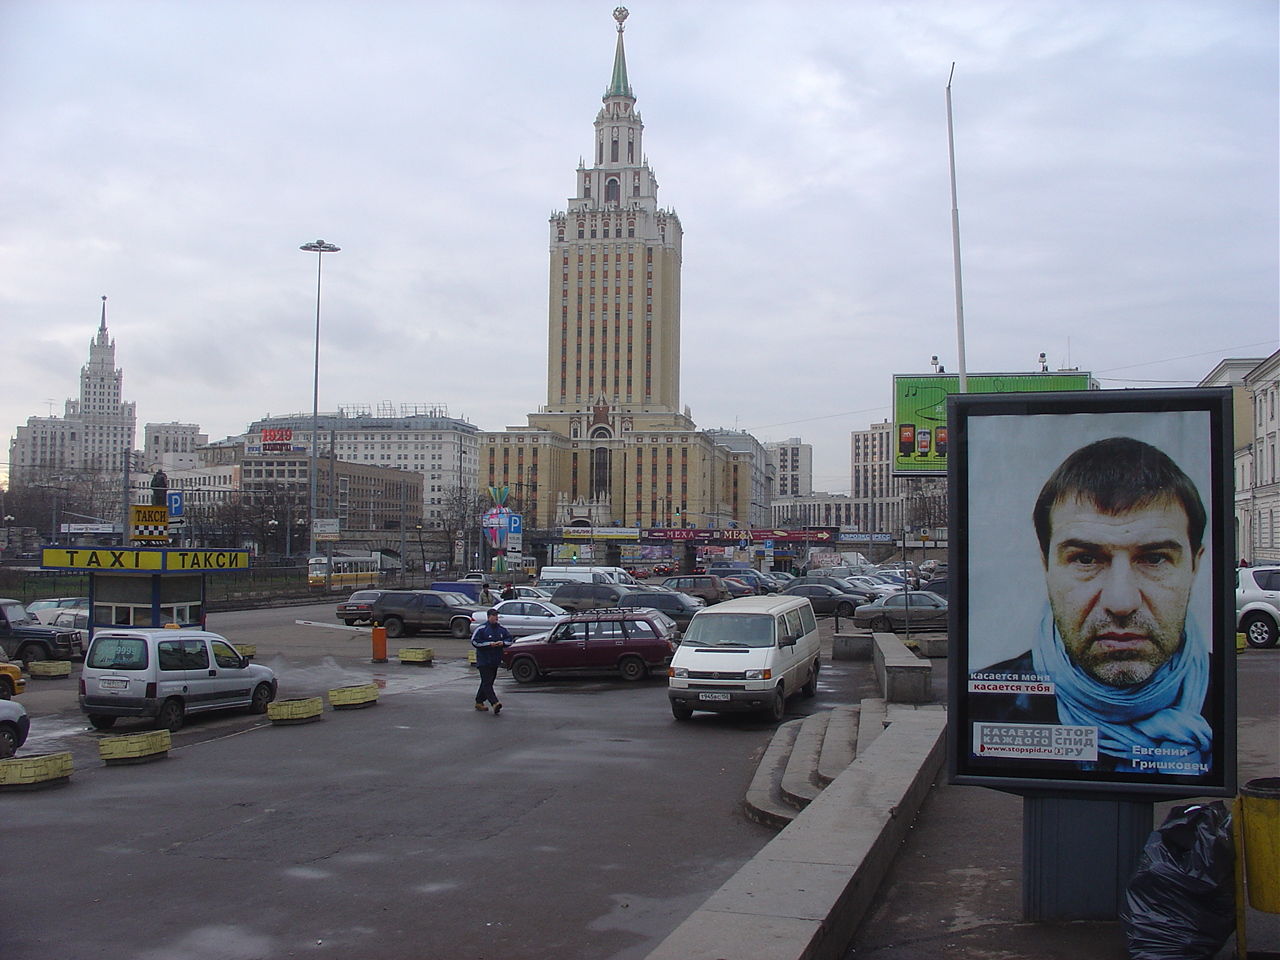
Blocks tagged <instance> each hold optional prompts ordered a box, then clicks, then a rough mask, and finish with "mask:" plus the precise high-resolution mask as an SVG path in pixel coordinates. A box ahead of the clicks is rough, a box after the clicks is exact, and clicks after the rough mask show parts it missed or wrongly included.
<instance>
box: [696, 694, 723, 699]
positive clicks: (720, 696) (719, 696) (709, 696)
mask: <svg viewBox="0 0 1280 960" xmlns="http://www.w3.org/2000/svg"><path fill="white" fill-rule="evenodd" d="M698 699H699V700H728V699H729V695H728V694H727V693H700V694H698Z"/></svg>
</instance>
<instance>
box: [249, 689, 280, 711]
mask: <svg viewBox="0 0 1280 960" xmlns="http://www.w3.org/2000/svg"><path fill="white" fill-rule="evenodd" d="M274 699H275V697H274V696H272V693H271V684H269V683H260V684H258V685H257V686H256V687H254V688H253V697H252V698H251V699H250V700H249V712H250V713H266V712H267V705H268V704H269V703H271V701H272V700H274Z"/></svg>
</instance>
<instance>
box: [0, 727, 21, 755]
mask: <svg viewBox="0 0 1280 960" xmlns="http://www.w3.org/2000/svg"><path fill="white" fill-rule="evenodd" d="M17 752H18V731H17V730H16V729H15V728H14V727H13V725H12V724H8V723H0V760H8V759H9V758H10V757H12V756H13V755H14V754H15V753H17Z"/></svg>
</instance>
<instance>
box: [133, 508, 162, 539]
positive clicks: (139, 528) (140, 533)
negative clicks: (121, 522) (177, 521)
mask: <svg viewBox="0 0 1280 960" xmlns="http://www.w3.org/2000/svg"><path fill="white" fill-rule="evenodd" d="M129 527H130V532H129V539H130V540H158V541H162V542H164V543H168V542H169V508H168V507H166V506H164V505H161V506H158V507H156V506H149V505H143V504H134V505H132V506H131V507H129Z"/></svg>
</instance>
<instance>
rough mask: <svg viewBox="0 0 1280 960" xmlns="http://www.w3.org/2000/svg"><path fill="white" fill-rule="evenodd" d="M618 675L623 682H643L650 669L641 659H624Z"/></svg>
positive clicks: (619, 665)
mask: <svg viewBox="0 0 1280 960" xmlns="http://www.w3.org/2000/svg"><path fill="white" fill-rule="evenodd" d="M618 673H620V674H621V675H622V679H623V680H643V679H644V678H645V677H647V676H648V675H649V668H648V667H646V666H645V665H644V661H643V660H641V659H640V658H639V657H623V658H622V660H621V661H620V662H619V663H618Z"/></svg>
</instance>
